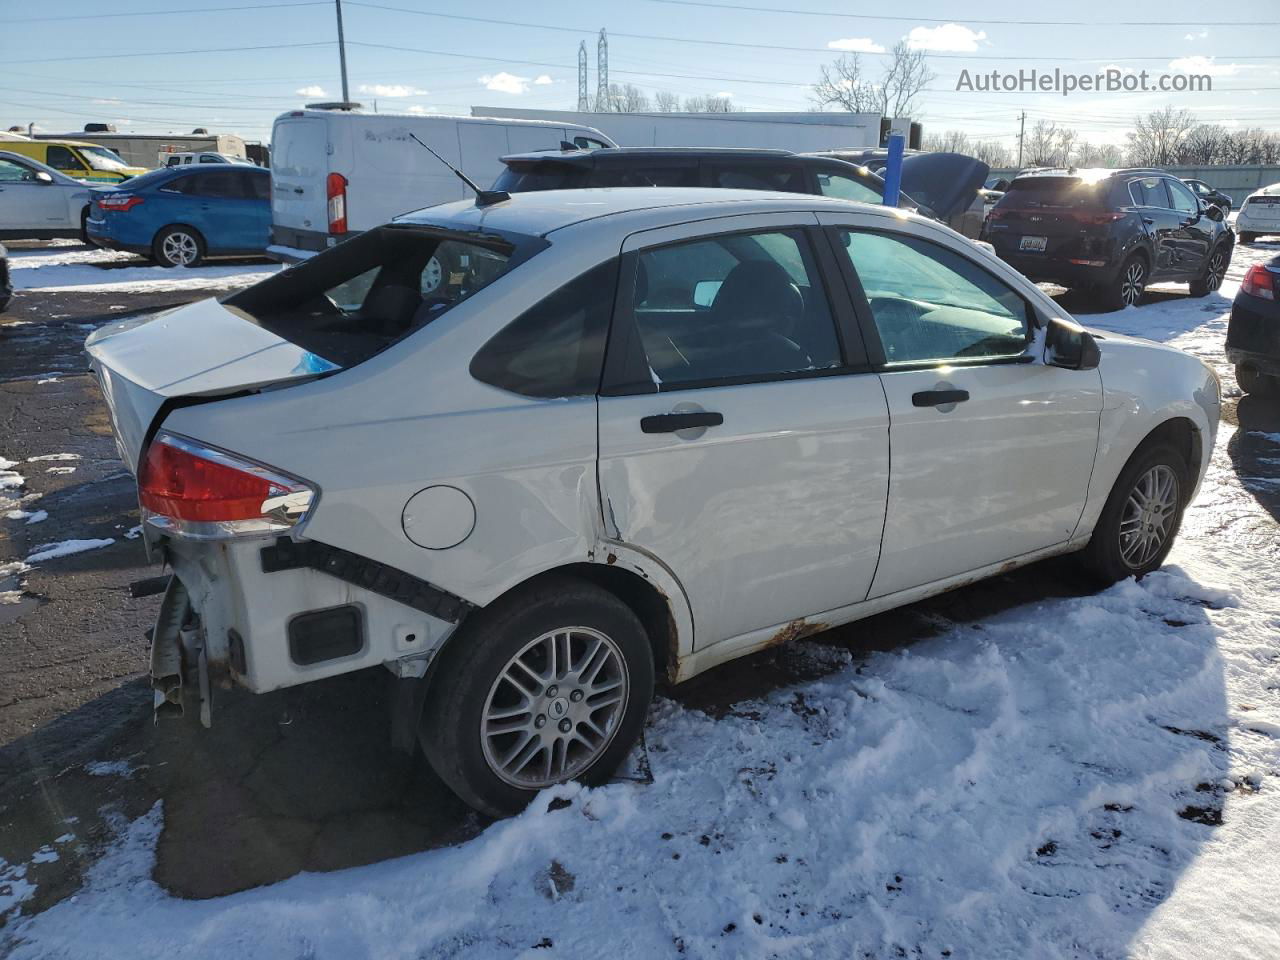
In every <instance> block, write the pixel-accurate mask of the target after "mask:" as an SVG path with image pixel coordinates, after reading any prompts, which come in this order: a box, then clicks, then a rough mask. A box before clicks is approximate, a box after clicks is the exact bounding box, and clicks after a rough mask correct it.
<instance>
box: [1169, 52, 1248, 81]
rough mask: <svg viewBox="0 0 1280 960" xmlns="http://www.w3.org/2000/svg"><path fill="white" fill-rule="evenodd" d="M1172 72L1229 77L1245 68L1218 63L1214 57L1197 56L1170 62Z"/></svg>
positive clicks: (1235, 64)
mask: <svg viewBox="0 0 1280 960" xmlns="http://www.w3.org/2000/svg"><path fill="white" fill-rule="evenodd" d="M1169 69H1170V70H1181V71H1182V72H1183V73H1202V74H1208V75H1209V76H1211V77H1229V76H1231V75H1232V74H1235V73H1239V72H1240V71H1241V70H1243V69H1244V68H1243V67H1242V66H1241V65H1240V64H1238V63H1218V62H1217V61H1216V60H1215V59H1214V58H1213V57H1205V56H1201V55H1200V54H1196V55H1195V56H1194V57H1179V58H1178V59H1177V60H1170V61H1169Z"/></svg>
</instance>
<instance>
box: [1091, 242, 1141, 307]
mask: <svg viewBox="0 0 1280 960" xmlns="http://www.w3.org/2000/svg"><path fill="white" fill-rule="evenodd" d="M1146 288H1147V261H1146V260H1145V259H1144V258H1143V257H1142V255H1141V254H1137V253H1135V254H1131V255H1130V256H1129V257H1128V258H1126V259H1125V261H1124V263H1122V264H1121V265H1120V269H1119V270H1117V271H1116V275H1115V276H1114V277H1112V278H1111V280H1110V281H1108V282H1107V283H1105V284H1103V285H1101V286H1099V287H1098V305H1099V306H1101V307H1102V308H1103V309H1104V310H1123V309H1124V308H1125V307H1131V306H1137V303H1138V301H1139V300H1141V299H1142V293H1143V291H1144V290H1146Z"/></svg>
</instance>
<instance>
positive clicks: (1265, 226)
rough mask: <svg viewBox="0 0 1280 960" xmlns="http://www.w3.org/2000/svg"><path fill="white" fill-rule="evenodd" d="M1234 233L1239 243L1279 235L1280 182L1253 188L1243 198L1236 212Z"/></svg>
mask: <svg viewBox="0 0 1280 960" xmlns="http://www.w3.org/2000/svg"><path fill="white" fill-rule="evenodd" d="M1236 234H1237V236H1239V237H1240V242H1241V243H1253V242H1254V241H1255V240H1257V239H1258V238H1259V237H1265V236H1268V235H1270V236H1280V183H1273V184H1271V186H1269V187H1263V188H1262V189H1261V190H1255V191H1254V192H1253V193H1251V194H1249V196H1247V197H1246V198H1245V201H1244V204H1243V205H1242V206H1241V207H1240V212H1239V213H1237V214H1236Z"/></svg>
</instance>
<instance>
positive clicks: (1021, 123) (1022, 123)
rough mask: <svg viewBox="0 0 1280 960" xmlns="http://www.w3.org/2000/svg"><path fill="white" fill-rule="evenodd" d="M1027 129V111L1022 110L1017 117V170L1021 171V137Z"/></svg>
mask: <svg viewBox="0 0 1280 960" xmlns="http://www.w3.org/2000/svg"><path fill="white" fill-rule="evenodd" d="M1026 128H1027V111H1025V110H1023V111H1022V113H1021V114H1020V115H1019V116H1018V169H1019V170H1021V169H1022V135H1023V134H1024V133H1025V132H1026Z"/></svg>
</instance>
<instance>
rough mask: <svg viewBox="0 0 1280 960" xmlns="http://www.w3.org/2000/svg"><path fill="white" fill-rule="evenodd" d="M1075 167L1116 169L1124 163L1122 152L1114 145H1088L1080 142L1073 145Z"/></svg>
mask: <svg viewBox="0 0 1280 960" xmlns="http://www.w3.org/2000/svg"><path fill="white" fill-rule="evenodd" d="M1074 162H1075V165H1076V166H1077V167H1118V166H1120V165H1121V164H1122V163H1124V156H1123V152H1122V151H1121V149H1120V147H1119V146H1117V145H1116V144H1114V143H1090V142H1089V141H1088V140H1081V141H1080V142H1079V143H1077V144H1076V145H1075V160H1074Z"/></svg>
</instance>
